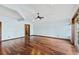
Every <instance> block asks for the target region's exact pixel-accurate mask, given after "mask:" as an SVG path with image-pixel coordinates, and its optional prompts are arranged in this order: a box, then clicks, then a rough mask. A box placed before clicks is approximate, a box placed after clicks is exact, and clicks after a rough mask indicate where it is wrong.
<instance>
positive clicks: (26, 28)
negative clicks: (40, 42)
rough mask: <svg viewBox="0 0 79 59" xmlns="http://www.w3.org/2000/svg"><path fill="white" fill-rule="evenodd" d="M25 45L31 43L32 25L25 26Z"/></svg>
mask: <svg viewBox="0 0 79 59" xmlns="http://www.w3.org/2000/svg"><path fill="white" fill-rule="evenodd" d="M24 28H25V37H24V38H25V45H27V44H29V42H30V24H25V25H24Z"/></svg>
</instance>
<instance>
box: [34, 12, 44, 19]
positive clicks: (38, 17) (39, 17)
mask: <svg viewBox="0 0 79 59" xmlns="http://www.w3.org/2000/svg"><path fill="white" fill-rule="evenodd" d="M43 18H44V17H41V16H39V13H37V17H36V18H35V19H40V20H41V19H43Z"/></svg>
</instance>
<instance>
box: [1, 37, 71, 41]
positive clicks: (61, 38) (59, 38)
mask: <svg viewBox="0 0 79 59" xmlns="http://www.w3.org/2000/svg"><path fill="white" fill-rule="evenodd" d="M30 36H38V37H46V38H52V39H61V40H63V39H64V40H66V41H70V39H67V38H58V37H50V36H44V35H30ZM19 38H24V36H22V37H17V38H11V39H6V40H2V42H5V41H9V40H16V39H19Z"/></svg>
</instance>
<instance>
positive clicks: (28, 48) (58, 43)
mask: <svg viewBox="0 0 79 59" xmlns="http://www.w3.org/2000/svg"><path fill="white" fill-rule="evenodd" d="M76 53H77V51H76V49H75V47H74V46H73V45H72V44H71V43H70V42H69V41H67V40H64V39H63V40H61V39H55V38H47V37H42V36H41V37H40V36H31V37H30V43H29V44H28V45H25V42H24V38H18V39H15V40H9V41H5V42H2V47H0V55H75V54H76Z"/></svg>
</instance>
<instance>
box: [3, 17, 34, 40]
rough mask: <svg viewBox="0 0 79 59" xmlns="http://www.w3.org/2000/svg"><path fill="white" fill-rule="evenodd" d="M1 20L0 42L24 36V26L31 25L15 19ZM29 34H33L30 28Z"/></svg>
mask: <svg viewBox="0 0 79 59" xmlns="http://www.w3.org/2000/svg"><path fill="white" fill-rule="evenodd" d="M2 20H3V21H2V40H6V39H11V38H17V37H22V36H24V24H31V23H30V22H29V21H28V19H26V20H25V21H17V19H12V18H8V17H3V18H2ZM31 34H33V30H32V26H31Z"/></svg>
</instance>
